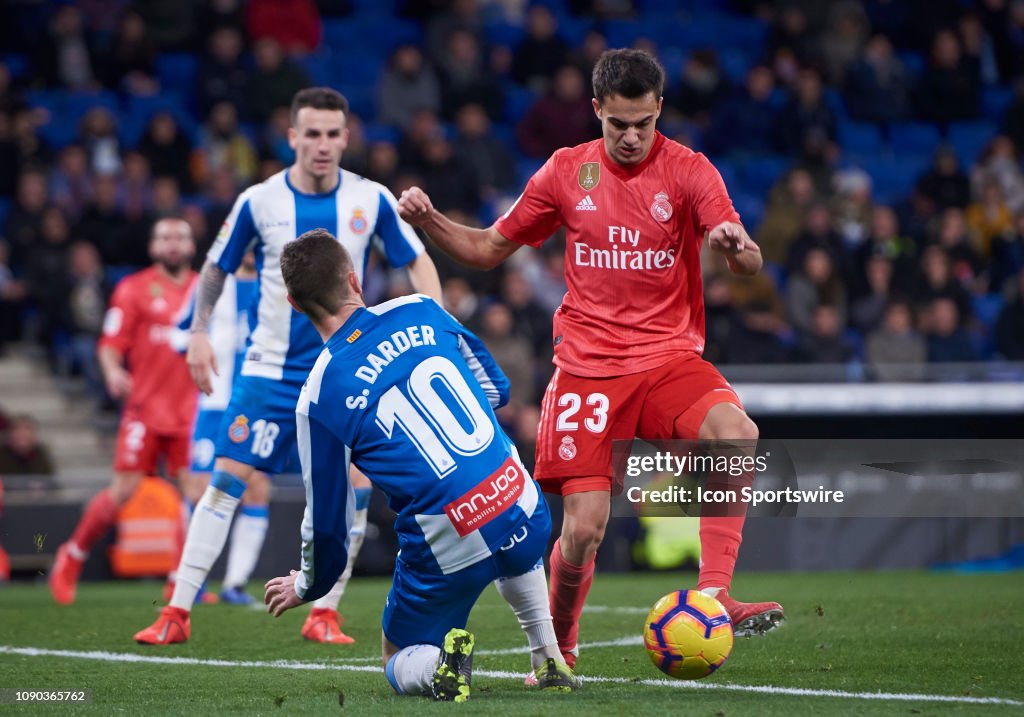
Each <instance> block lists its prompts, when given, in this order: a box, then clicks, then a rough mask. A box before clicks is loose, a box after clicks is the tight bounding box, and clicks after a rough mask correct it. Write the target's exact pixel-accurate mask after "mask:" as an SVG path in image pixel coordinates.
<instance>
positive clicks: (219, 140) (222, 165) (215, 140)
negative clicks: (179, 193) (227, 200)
mask: <svg viewBox="0 0 1024 717" xmlns="http://www.w3.org/2000/svg"><path fill="white" fill-rule="evenodd" d="M199 151H200V153H201V154H200V157H201V162H200V165H199V166H200V171H199V174H200V175H201V177H202V180H203V181H205V179H206V178H207V177H209V175H210V174H211V173H213V172H219V171H226V172H228V174H229V175H230V176H231V178H232V180H233V181H234V182H235V183H236V184H238V185H239V186H248V185H250V184H252V182H253V180H254V179H255V178H256V171H257V168H258V166H257V161H256V148H255V147H253V146H252V142H250V141H249V138H248V137H246V136H245V135H244V134H242V132H241V131H240V130H239V128H238V111H237V109H236V108H235V106H234V105H233V104H231V103H230V102H218V103H216V104H215V105H214V106H213V107H212V108H211V109H210V114H209V116H208V117H207V119H206V124H205V125H203V127H202V129H201V130H200V131H199Z"/></svg>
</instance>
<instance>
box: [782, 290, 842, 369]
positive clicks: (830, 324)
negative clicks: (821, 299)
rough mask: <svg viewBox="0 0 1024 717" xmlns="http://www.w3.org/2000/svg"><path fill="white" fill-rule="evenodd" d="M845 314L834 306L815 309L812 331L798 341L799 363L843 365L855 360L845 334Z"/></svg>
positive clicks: (796, 351) (796, 352)
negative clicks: (843, 317)
mask: <svg viewBox="0 0 1024 717" xmlns="http://www.w3.org/2000/svg"><path fill="white" fill-rule="evenodd" d="M843 313H844V312H841V311H840V310H839V308H838V307H837V306H835V305H833V304H820V305H818V306H817V307H815V309H814V314H813V316H812V319H811V326H810V330H809V331H805V332H802V333H801V334H800V336H799V338H798V340H797V344H796V350H795V352H794V353H795V357H796V360H797V361H799V362H802V363H824V364H843V363H847V362H849V361H852V360H853V358H854V351H853V346H852V345H851V344H850V341H849V339H848V338H846V336H845V334H844V332H843V319H842V316H843Z"/></svg>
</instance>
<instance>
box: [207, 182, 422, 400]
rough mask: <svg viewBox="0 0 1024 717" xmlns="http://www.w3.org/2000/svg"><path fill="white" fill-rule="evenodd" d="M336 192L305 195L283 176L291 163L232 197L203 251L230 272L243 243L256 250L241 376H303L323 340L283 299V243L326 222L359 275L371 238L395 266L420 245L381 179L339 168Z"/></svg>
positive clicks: (239, 257) (294, 378)
mask: <svg viewBox="0 0 1024 717" xmlns="http://www.w3.org/2000/svg"><path fill="white" fill-rule="evenodd" d="M338 175H339V180H338V186H337V187H336V188H335V190H334V191H333V192H325V193H324V194H303V193H302V192H300V191H298V190H297V189H295V188H294V187H293V186H292V185H291V182H290V181H289V179H288V170H283V171H281V172H278V173H277V174H275V175H274V176H272V177H270V178H269V179H267V180H266V181H264V182H262V183H260V184H257V185H254V186H252V187H249V188H248V189H247V190H245V191H244V192H242V194H241V195H240V196H239V197H238V199H237V200H236V201H235V205H234V207H233V208H232V209H231V213H230V214H229V215H228V218H227V220H226V221H225V222H224V226H223V227H221V230H220V233H219V234H218V235H217V240H216V241H215V242H214V244H213V246H212V247H211V248H210V252H209V254H208V255H207V258H208V259H209V260H210V261H213V262H215V263H216V264H217V266H218V267H220V268H221V269H222V270H224V271H226V272H227V273H229V274H231V273H234V271H235V270H236V269H237V268H238V266H239V264H240V263H241V261H242V256H243V255H244V254H245V252H246V250H248V249H250V248H252V249H253V250H254V252H255V254H256V269H257V271H258V282H259V294H258V296H257V299H256V301H254V302H253V304H252V306H251V313H252V316H251V319H250V322H249V323H250V326H252V335H251V337H250V344H249V348H248V351H247V353H246V357H245V362H244V363H243V365H242V375H243V376H260V377H263V378H269V379H274V380H280V379H282V378H284V379H285V380H288V381H293V382H294V383H295V384H300V383H302V381H303V379H305V377H306V375H307V374H308V373H309V370H310V368H312V366H313V363H314V362H315V361H316V357H317V355H318V354H319V353H320V349H321V348H323V342H322V341H321V340H320V336H319V335H318V334H317V332H316V329H314V328H313V325H312V324H311V323H310V322H309V320H308V319H307V318H306V317H305V316H303V315H302V314H300V313H299V312H297V311H295V310H294V309H293V308H292V307H291V306H290V305H289V304H288V299H287V291H286V289H285V286H284V279H283V278H282V277H281V251H282V249H283V248H284V245H285V244H287V243H288V242H290V241H293V240H294V239H295V238H296V237H298V236H299V235H301V234H303V233H304V232H307V231H309V230H311V229H326V230H327V231H329V232H331V234H333V235H334V236H336V237H338V240H339V241H340V242H341V243H342V245H343V246H344V247H345V249H347V250H348V253H349V254H350V255H351V256H352V261H353V265H354V267H355V270H356V273H357V274H358V275H359V278H360V280H362V277H363V269H364V268H365V267H366V263H367V261H368V259H369V256H370V242H371V240H372V239H376V240H377V242H378V244H379V246H380V248H381V249H382V251H383V252H384V255H385V257H386V258H387V260H388V263H390V264H391V265H392V266H394V267H401V266H405V265H406V264H408V263H409V262H411V261H412V260H413V259H415V258H416V257H417V256H418V255H419V254H421V253H422V252H423V243H422V242H420V240H419V238H418V237H417V236H416V233H415V232H414V231H413V229H412V227H410V226H409V225H408V224H406V223H405V222H404V221H402V220H401V219H400V218H399V216H398V211H397V208H396V207H397V201H396V200H395V197H394V196H393V195H392V194H391V192H389V191H388V190H387V189H386V188H385V187H383V186H382V185H380V184H378V183H376V182H373V181H370V180H369V179H366V178H364V177H360V176H359V175H358V174H353V173H352V172H348V171H346V170H342V169H339V170H338Z"/></svg>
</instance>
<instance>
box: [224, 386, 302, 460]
mask: <svg viewBox="0 0 1024 717" xmlns="http://www.w3.org/2000/svg"><path fill="white" fill-rule="evenodd" d="M301 390H302V384H294V383H289V382H287V381H283V380H282V381H275V380H273V379H269V378H262V377H259V376H237V377H235V382H234V384H233V385H232V386H231V402H230V403H229V404H228V407H227V408H226V409H225V410H224V416H223V418H222V419H221V422H220V427H219V428H218V429H217V435H216V438H215V439H214V444H215V446H216V454H217V457H218V458H221V457H223V458H230V459H232V460H235V461H238V462H239V463H244V464H245V465H247V466H252V467H253V468H256V469H257V470H261V471H263V472H264V473H269V474H271V475H276V474H278V473H281V472H283V471H284V468H285V465H286V464H287V463H288V461H289V458H290V456H291V455H292V454H293V453H295V452H296V450H297V449H296V442H295V405H296V404H297V403H298V402H299V392H300V391H301Z"/></svg>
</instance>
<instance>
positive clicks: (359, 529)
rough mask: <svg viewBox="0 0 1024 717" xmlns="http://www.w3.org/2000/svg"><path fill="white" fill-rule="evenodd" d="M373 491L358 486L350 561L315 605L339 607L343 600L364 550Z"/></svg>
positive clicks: (349, 554)
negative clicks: (360, 553)
mask: <svg viewBox="0 0 1024 717" xmlns="http://www.w3.org/2000/svg"><path fill="white" fill-rule="evenodd" d="M372 492H373V488H356V490H355V494H356V515H355V519H354V520H353V521H352V530H350V531H349V534H348V563H347V564H346V565H345V572H343V573H342V574H341V577H340V578H338V582H336V583H335V584H334V587H333V588H331V590H330V592H329V593H327V594H326V595H324V596H323V597H322V598H320V599H319V600H316V601H314V602H313V607H315V608H327V609H329V610H337V609H338V603H339V602H341V598H342V596H343V595H344V594H345V588H346V587H348V581H349V579H351V577H352V569H353V568H354V567H355V564H356V560H357V559H358V558H359V551H360V550H362V547H363V541H364V540H365V539H366V522H367V515H368V514H369V512H370V511H369V505H370V494H371V493H372Z"/></svg>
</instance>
